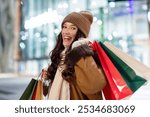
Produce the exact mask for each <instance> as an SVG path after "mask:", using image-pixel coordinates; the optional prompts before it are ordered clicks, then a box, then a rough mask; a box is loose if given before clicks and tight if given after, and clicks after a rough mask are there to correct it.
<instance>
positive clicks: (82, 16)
mask: <svg viewBox="0 0 150 117" xmlns="http://www.w3.org/2000/svg"><path fill="white" fill-rule="evenodd" d="M65 22H71V23H73V24H74V25H75V26H77V27H78V28H79V30H80V31H81V32H82V33H83V34H84V35H85V37H88V34H89V31H90V27H91V24H92V22H93V15H92V13H91V12H89V11H80V12H72V13H70V14H68V15H67V16H66V17H65V18H64V20H63V22H62V26H63V24H64V23H65Z"/></svg>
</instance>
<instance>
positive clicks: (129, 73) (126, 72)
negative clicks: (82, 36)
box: [99, 42, 147, 92]
mask: <svg viewBox="0 0 150 117" xmlns="http://www.w3.org/2000/svg"><path fill="white" fill-rule="evenodd" d="M99 44H100V45H101V46H102V48H103V49H104V51H105V52H106V53H107V55H108V56H109V58H110V59H111V61H112V62H113V64H114V65H115V66H116V68H117V69H118V71H119V72H120V73H121V75H122V77H123V78H124V80H125V81H126V83H127V85H128V86H129V87H130V89H131V90H132V91H133V92H135V91H136V90H137V89H138V88H140V87H141V86H142V85H143V84H144V83H145V82H146V81H147V80H145V79H144V78H142V77H140V76H138V75H136V73H135V71H134V70H133V69H132V68H131V67H129V66H128V65H127V64H126V63H125V62H123V61H122V60H121V59H120V58H119V57H118V56H117V55H115V54H114V53H113V52H112V51H111V50H110V49H108V48H107V47H106V46H105V45H104V44H103V43H101V42H99Z"/></svg>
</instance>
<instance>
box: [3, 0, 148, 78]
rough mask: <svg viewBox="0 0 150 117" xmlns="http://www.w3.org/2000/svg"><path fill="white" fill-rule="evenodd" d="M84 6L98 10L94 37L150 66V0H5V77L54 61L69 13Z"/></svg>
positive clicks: (24, 74) (34, 73)
mask: <svg viewBox="0 0 150 117" xmlns="http://www.w3.org/2000/svg"><path fill="white" fill-rule="evenodd" d="M80 10H90V11H91V12H92V13H93V15H94V22H93V24H92V27H91V31H90V35H89V38H90V39H91V40H98V41H109V42H111V43H112V44H114V45H115V46H116V47H118V48H120V49H121V50H122V51H124V52H126V53H128V54H130V55H131V56H133V57H134V58H136V59H137V60H139V61H141V62H142V63H144V64H145V65H147V66H150V38H149V36H150V0H0V78H1V77H2V78H4V77H6V78H7V77H9V78H10V77H32V76H37V75H38V74H39V73H40V72H41V69H42V68H46V67H47V66H48V64H49V63H50V61H49V52H50V51H51V50H52V49H53V47H54V45H55V42H56V36H57V34H58V33H59V32H60V29H61V22H62V20H63V18H64V16H66V15H67V14H68V13H70V12H72V11H80Z"/></svg>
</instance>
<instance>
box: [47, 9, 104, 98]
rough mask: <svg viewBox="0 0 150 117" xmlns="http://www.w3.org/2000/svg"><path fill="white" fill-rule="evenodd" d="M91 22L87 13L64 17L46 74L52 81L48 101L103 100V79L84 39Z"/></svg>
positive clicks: (91, 51) (94, 57)
mask: <svg viewBox="0 0 150 117" xmlns="http://www.w3.org/2000/svg"><path fill="white" fill-rule="evenodd" d="M92 22H93V16H92V14H91V13H90V12H88V11H81V12H72V13H70V14H69V15H67V16H66V17H65V18H64V20H63V22H62V30H61V32H60V34H59V35H58V38H57V43H56V46H55V47H54V49H53V50H52V52H51V53H50V59H51V64H50V65H49V66H48V69H47V71H46V74H45V75H46V77H47V79H50V80H51V84H50V87H49V92H48V98H49V99H51V100H97V99H102V93H101V90H102V89H103V88H104V87H105V85H106V79H105V75H104V73H103V70H102V68H101V65H100V62H99V60H97V55H96V53H95V52H94V51H93V50H92V49H91V48H90V42H89V40H88V39H87V37H88V34H89V31H90V26H91V24H92Z"/></svg>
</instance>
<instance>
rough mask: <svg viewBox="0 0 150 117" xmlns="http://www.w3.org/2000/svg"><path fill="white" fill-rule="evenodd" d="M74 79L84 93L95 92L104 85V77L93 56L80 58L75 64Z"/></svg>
mask: <svg viewBox="0 0 150 117" xmlns="http://www.w3.org/2000/svg"><path fill="white" fill-rule="evenodd" d="M75 74H76V81H77V84H78V86H79V88H80V89H81V91H82V92H83V93H84V94H95V93H97V92H99V91H101V89H103V88H104V87H105V85H106V78H105V75H104V72H103V70H102V69H101V68H98V67H97V65H96V63H95V61H94V59H93V57H92V56H89V57H86V58H81V59H80V60H79V61H78V62H77V63H76V65H75Z"/></svg>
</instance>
